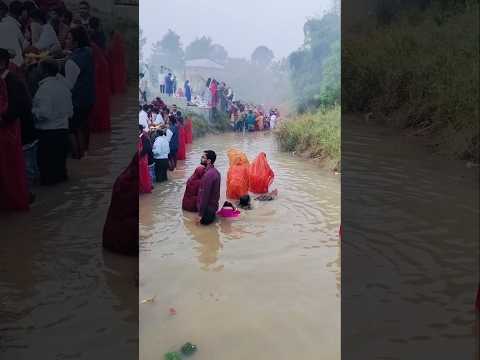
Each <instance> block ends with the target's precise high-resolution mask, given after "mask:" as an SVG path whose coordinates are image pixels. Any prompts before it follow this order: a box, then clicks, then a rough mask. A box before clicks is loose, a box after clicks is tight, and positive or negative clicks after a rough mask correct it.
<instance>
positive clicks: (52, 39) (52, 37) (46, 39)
mask: <svg viewBox="0 0 480 360" xmlns="http://www.w3.org/2000/svg"><path fill="white" fill-rule="evenodd" d="M31 18H32V22H34V23H37V24H39V25H41V27H42V32H41V33H40V37H39V39H38V41H37V42H35V43H33V47H34V48H35V49H37V50H39V51H56V50H60V49H61V45H60V41H59V40H58V37H57V33H56V32H55V30H54V28H53V26H52V25H51V24H50V23H48V22H47V19H46V16H45V14H44V13H43V11H41V10H35V11H34V12H32V14H31Z"/></svg>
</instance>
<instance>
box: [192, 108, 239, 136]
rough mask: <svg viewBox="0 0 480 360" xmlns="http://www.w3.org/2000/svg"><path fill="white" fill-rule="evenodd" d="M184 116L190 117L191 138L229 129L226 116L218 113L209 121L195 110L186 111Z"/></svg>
mask: <svg viewBox="0 0 480 360" xmlns="http://www.w3.org/2000/svg"><path fill="white" fill-rule="evenodd" d="M186 118H191V119H192V132H193V138H194V139H196V138H199V137H202V136H205V135H207V134H219V133H222V132H226V131H228V130H230V129H231V126H230V121H229V119H228V116H226V115H224V114H220V113H218V115H217V116H216V117H215V118H214V119H213V120H212V122H209V121H208V119H207V118H205V116H203V115H200V114H198V113H195V112H187V113H186Z"/></svg>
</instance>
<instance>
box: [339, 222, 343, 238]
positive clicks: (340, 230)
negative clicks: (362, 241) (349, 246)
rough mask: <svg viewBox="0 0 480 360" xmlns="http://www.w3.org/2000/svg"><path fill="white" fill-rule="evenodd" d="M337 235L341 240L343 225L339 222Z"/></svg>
mask: <svg viewBox="0 0 480 360" xmlns="http://www.w3.org/2000/svg"><path fill="white" fill-rule="evenodd" d="M338 237H339V238H340V240H342V238H343V227H342V224H340V229H338Z"/></svg>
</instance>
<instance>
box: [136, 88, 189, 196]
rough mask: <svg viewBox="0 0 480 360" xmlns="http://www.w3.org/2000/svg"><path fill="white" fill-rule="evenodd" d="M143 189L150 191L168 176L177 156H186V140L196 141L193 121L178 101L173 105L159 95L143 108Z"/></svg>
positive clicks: (140, 115)
mask: <svg viewBox="0 0 480 360" xmlns="http://www.w3.org/2000/svg"><path fill="white" fill-rule="evenodd" d="M138 126H139V141H138V151H139V161H140V169H139V171H140V172H139V174H140V177H139V180H140V181H139V189H140V192H141V193H149V192H151V191H152V189H153V184H154V183H155V182H164V181H167V180H168V176H167V173H168V171H174V170H175V169H176V167H177V160H185V158H186V144H190V143H191V142H192V123H191V121H190V120H185V119H184V118H183V115H182V113H181V111H179V110H178V108H177V106H176V105H172V106H171V108H169V107H167V106H166V105H165V103H164V102H163V101H162V100H161V99H160V98H158V97H157V98H156V99H155V100H154V101H153V102H152V103H151V104H150V105H143V106H141V107H140V112H139V121H138Z"/></svg>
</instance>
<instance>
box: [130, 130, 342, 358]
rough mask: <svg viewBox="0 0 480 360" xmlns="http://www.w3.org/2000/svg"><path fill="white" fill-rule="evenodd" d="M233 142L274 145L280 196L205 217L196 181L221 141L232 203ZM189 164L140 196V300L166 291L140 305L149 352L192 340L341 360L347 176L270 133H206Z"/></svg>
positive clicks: (203, 353) (219, 352)
mask: <svg viewBox="0 0 480 360" xmlns="http://www.w3.org/2000/svg"><path fill="white" fill-rule="evenodd" d="M230 147H236V148H238V149H239V150H241V151H244V152H246V153H247V155H248V157H249V158H250V159H253V158H254V157H255V156H256V155H257V154H258V153H259V152H260V151H265V152H266V154H267V157H268V160H269V163H270V165H271V167H272V168H273V169H274V171H275V174H276V178H275V182H274V186H273V187H274V188H278V190H279V197H278V199H276V200H274V201H270V202H258V201H253V205H254V209H253V210H251V211H242V214H241V215H240V217H239V218H235V219H217V221H216V223H215V224H214V225H211V226H208V227H204V226H200V225H196V224H195V223H194V214H190V213H187V212H183V211H182V210H181V199H182V196H183V192H184V189H185V183H186V180H187V179H188V177H189V176H190V175H191V174H192V172H193V171H194V169H195V168H196V167H197V166H198V164H199V161H200V156H201V153H202V151H203V150H205V149H213V150H215V151H216V152H217V156H218V157H217V162H216V164H215V165H216V167H217V168H218V169H219V171H220V173H221V175H222V189H221V195H222V197H221V200H220V204H223V201H225V193H226V188H225V182H226V181H225V180H226V173H227V166H228V159H227V155H226V153H227V150H228V149H229V148H230ZM179 166H180V169H181V170H179V171H175V172H174V173H169V174H168V175H169V177H170V180H169V182H168V183H164V184H157V185H156V188H155V190H154V192H153V194H151V195H145V196H142V197H141V199H140V235H141V243H140V249H141V253H140V264H139V266H140V279H141V280H140V289H139V291H140V298H141V299H147V298H150V297H152V296H154V295H157V298H156V300H155V303H152V304H140V358H141V359H142V360H150V359H152V360H153V359H158V357H159V354H163V353H164V352H166V351H170V350H175V349H176V348H178V346H181V345H182V343H184V342H186V341H191V342H193V343H195V344H198V345H199V349H200V351H199V352H198V353H197V354H196V355H195V358H196V359H197V360H217V359H218V360H225V359H231V360H237V359H238V360H244V359H258V358H259V356H260V354H261V357H262V359H265V360H269V359H272V360H273V359H275V360H277V359H298V358H312V359H319V358H322V359H332V360H335V359H339V358H340V300H339V292H340V288H339V281H340V259H339V255H340V253H339V241H338V236H337V232H338V226H339V222H340V184H339V178H338V177H335V176H333V175H332V174H330V173H329V172H327V171H323V170H320V169H319V168H318V166H317V165H315V164H313V163H311V162H308V161H305V160H301V159H298V158H296V157H293V156H290V155H289V154H285V153H281V152H279V151H278V150H277V148H276V143H275V141H274V139H273V137H272V136H271V134H268V133H254V134H246V135H243V134H223V135H219V136H209V137H205V138H202V139H199V140H198V141H197V142H195V143H194V144H193V146H191V147H190V148H189V149H188V155H187V161H185V162H180V163H179ZM169 307H174V308H175V309H176V310H177V315H176V316H175V317H174V318H172V317H169V315H168V309H169ZM279 339H287V340H285V341H283V340H282V341H279ZM319 344H321V346H319ZM265 349H268V351H266V350H265Z"/></svg>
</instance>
